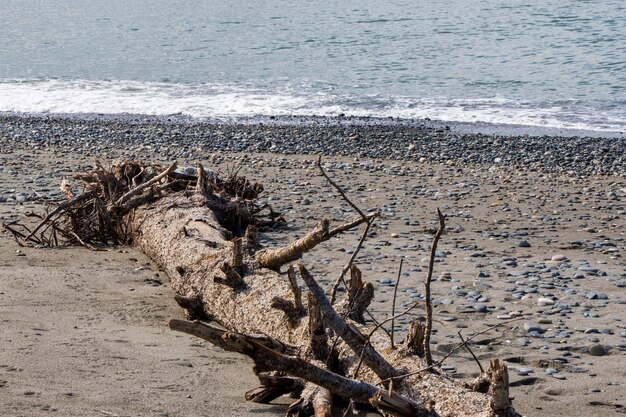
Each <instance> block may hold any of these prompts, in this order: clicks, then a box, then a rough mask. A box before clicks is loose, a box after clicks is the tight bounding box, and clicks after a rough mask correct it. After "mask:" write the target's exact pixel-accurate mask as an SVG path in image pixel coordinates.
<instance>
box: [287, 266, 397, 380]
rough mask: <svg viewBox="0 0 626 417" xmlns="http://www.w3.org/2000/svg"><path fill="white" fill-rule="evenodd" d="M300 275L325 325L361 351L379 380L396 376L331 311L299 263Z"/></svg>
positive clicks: (323, 295) (312, 279) (384, 361)
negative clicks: (316, 304)
mask: <svg viewBox="0 0 626 417" xmlns="http://www.w3.org/2000/svg"><path fill="white" fill-rule="evenodd" d="M298 269H299V270H300V275H301V276H302V279H303V280H304V282H305V283H306V285H307V286H308V287H309V290H310V291H311V293H312V294H313V296H314V297H315V298H316V299H317V302H318V303H319V306H320V308H321V310H322V314H323V315H324V319H325V322H326V324H327V325H328V326H329V327H330V328H331V329H333V330H334V331H335V332H336V333H337V335H338V336H339V337H341V338H342V339H343V340H344V341H345V342H346V343H347V344H348V346H350V348H351V349H352V350H353V351H354V352H355V353H360V352H361V350H363V362H364V363H365V364H366V365H367V366H368V367H369V368H370V369H371V370H372V371H374V373H376V375H378V377H379V378H381V379H387V378H391V377H392V376H394V375H395V374H396V370H395V369H394V368H393V366H391V365H390V364H389V362H387V360H386V359H385V358H383V357H382V356H381V355H380V354H379V353H378V352H377V351H376V349H374V348H373V347H372V346H371V345H369V344H368V343H364V341H363V339H362V335H360V334H356V332H355V331H354V330H353V329H352V328H351V327H350V326H349V325H348V323H346V321H345V320H344V319H343V317H341V316H340V315H339V314H337V312H336V311H335V310H334V309H333V307H332V306H331V305H330V302H329V301H328V298H326V294H324V290H323V289H322V287H320V286H319V284H318V283H317V282H316V281H315V279H314V278H313V276H312V275H311V274H310V273H309V271H307V269H306V268H305V267H304V265H302V264H301V263H299V264H298Z"/></svg>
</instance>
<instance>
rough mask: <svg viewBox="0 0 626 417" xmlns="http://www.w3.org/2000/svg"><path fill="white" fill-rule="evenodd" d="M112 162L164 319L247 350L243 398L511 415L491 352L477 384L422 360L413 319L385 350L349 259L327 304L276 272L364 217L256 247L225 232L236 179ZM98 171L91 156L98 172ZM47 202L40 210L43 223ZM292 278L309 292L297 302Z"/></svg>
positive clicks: (326, 408) (389, 411) (501, 368)
mask: <svg viewBox="0 0 626 417" xmlns="http://www.w3.org/2000/svg"><path fill="white" fill-rule="evenodd" d="M120 166H121V164H118V165H116V166H114V167H113V168H114V169H113V171H115V172H116V178H117V180H118V181H120V182H123V181H122V179H123V178H131V179H132V181H131V182H129V184H128V187H127V188H126V189H125V190H123V191H122V192H121V193H120V192H118V194H117V195H114V196H109V198H108V199H107V202H108V203H109V206H110V207H109V209H110V210H109V211H110V213H111V217H112V218H114V219H116V221H118V222H120V223H122V224H124V230H128V231H129V233H130V239H131V241H132V243H133V245H135V246H136V247H138V248H139V249H140V250H142V251H143V252H144V253H146V254H147V255H148V256H149V257H151V258H152V259H153V260H154V261H155V262H156V263H157V264H158V265H159V266H160V267H161V268H163V269H164V270H165V271H166V272H167V274H168V275H169V277H170V280H171V287H172V289H173V290H174V291H175V293H176V300H177V301H178V303H179V304H180V305H181V307H183V308H184V309H185V312H186V316H187V320H179V319H173V320H172V321H171V322H170V327H171V328H172V329H174V330H177V331H182V332H186V333H189V334H191V335H194V336H197V337H200V338H203V339H205V340H207V341H209V342H211V343H212V344H215V345H216V346H219V347H221V348H222V349H225V350H229V351H236V352H240V353H242V354H244V355H247V356H249V357H251V358H252V359H253V361H254V363H255V372H256V373H257V375H258V376H259V381H260V382H261V387H259V388H256V389H253V390H251V391H249V392H248V394H247V395H246V398H247V399H249V400H252V401H257V402H269V401H271V400H272V399H274V398H276V397H278V396H280V395H282V394H286V393H299V395H300V400H299V401H297V402H296V403H295V404H294V405H292V406H291V407H290V408H289V410H288V412H287V415H289V416H305V415H311V414H315V416H316V417H322V416H330V415H331V414H330V410H331V408H332V406H333V400H339V402H340V403H343V404H344V405H345V404H346V402H348V406H349V407H351V406H352V404H353V403H361V404H368V405H370V406H373V407H374V408H376V409H377V410H379V411H380V412H381V413H383V414H385V415H393V416H402V417H405V416H407V417H408V416H517V413H515V411H514V410H513V408H512V407H511V404H510V400H509V397H508V395H509V392H508V374H507V370H506V366H505V365H504V364H503V363H502V362H500V361H497V360H494V361H492V363H491V368H490V369H489V370H488V371H487V372H485V373H484V374H483V375H481V376H480V377H479V378H478V379H477V381H478V382H476V381H474V382H470V383H462V382H458V381H454V380H452V379H450V378H449V377H447V376H446V375H445V373H443V372H442V371H441V370H440V369H439V367H438V365H440V363H435V364H434V365H431V364H430V363H428V362H427V361H428V360H429V359H430V358H429V354H428V353H429V349H428V346H425V345H424V343H425V340H428V337H425V336H427V335H425V332H426V331H428V330H430V329H429V328H430V325H428V326H424V325H422V324H420V323H415V324H414V325H413V326H411V331H410V332H409V335H408V337H407V340H406V341H405V343H404V344H403V345H400V346H396V348H394V349H392V347H391V343H390V340H389V339H388V338H387V337H386V336H384V334H381V332H376V331H375V330H377V328H374V329H373V328H372V327H371V326H370V327H367V326H366V325H365V324H364V322H363V321H364V320H363V312H364V310H365V309H366V308H367V305H368V304H369V302H370V301H371V299H372V286H371V284H368V283H366V282H364V280H362V278H361V274H360V271H358V269H357V268H356V267H354V266H352V268H351V274H350V275H351V277H350V279H349V282H348V283H347V286H348V297H347V299H346V300H342V301H339V302H337V303H335V304H334V305H331V302H330V301H329V299H328V298H327V296H326V295H325V293H324V291H323V290H322V288H321V287H320V286H319V285H318V284H317V282H316V281H315V278H314V277H313V276H312V275H311V274H310V273H309V272H308V271H307V270H306V268H305V266H304V265H303V264H301V263H298V264H296V266H295V267H294V266H292V267H291V268H289V269H288V270H287V272H285V273H280V272H279V271H280V268H281V267H282V266H283V265H285V264H287V263H289V262H292V261H294V260H297V259H298V258H300V257H301V256H302V254H303V253H304V252H306V251H308V250H311V249H313V248H314V247H315V246H316V245H317V244H319V243H321V242H323V241H325V240H328V239H330V238H332V237H333V236H336V235H337V234H339V233H341V232H342V231H344V230H347V229H349V228H351V227H355V226H358V225H359V224H360V223H365V222H368V225H369V222H370V221H371V220H372V219H373V217H372V216H373V215H370V216H365V215H363V216H362V217H361V218H360V219H358V220H355V221H353V222H350V223H347V224H345V225H340V226H337V227H334V228H331V227H330V224H329V222H328V221H322V222H320V223H319V224H318V226H317V227H316V228H315V229H313V230H312V231H311V232H310V233H309V234H307V235H306V236H305V237H303V238H301V239H299V240H297V241H296V242H294V243H292V244H291V245H289V246H287V247H285V248H280V249H275V250H268V249H265V250H260V251H258V250H257V249H258V239H257V237H256V233H255V228H254V226H249V227H248V230H247V232H246V233H245V235H244V237H235V238H233V230H232V229H238V228H239V227H240V226H241V224H239V223H240V221H236V222H235V223H238V224H237V225H236V226H234V227H232V225H233V223H232V219H233V218H234V217H233V213H234V212H236V210H237V209H240V208H241V207H242V204H243V203H242V201H244V200H245V201H248V200H246V198H242V195H239V194H240V193H241V194H245V193H244V192H242V191H241V190H244V191H245V190H249V188H246V186H245V184H247V183H245V184H244V185H241V184H242V183H241V182H240V181H239V182H238V180H235V181H233V184H238V185H237V186H236V187H235V189H236V190H239V191H237V192H235V193H234V194H233V193H231V194H228V193H225V190H226V189H227V188H228V187H230V186H232V184H231V185H228V186H227V185H226V184H224V183H221V184H220V185H219V187H217V186H216V184H217V182H216V179H215V178H211V177H209V176H208V175H207V173H206V171H205V170H204V169H203V168H202V167H199V169H198V176H197V177H193V178H191V179H190V178H187V179H185V178H182V177H184V175H183V176H182V177H181V175H180V174H177V173H176V172H175V171H174V166H171V167H169V168H167V170H166V171H164V172H163V173H162V174H160V175H157V174H158V172H156V171H155V172H154V173H152V175H148V176H146V177H145V178H144V180H143V182H141V183H140V185H138V186H137V185H136V183H137V181H138V178H139V177H140V175H142V173H144V171H145V167H141V169H139V168H138V167H135V168H134V170H132V173H129V172H128V169H123V170H122V169H121V168H120ZM101 169H102V168H101V167H100V166H99V165H97V171H98V170H101ZM121 172H122V173H121ZM88 177H89V178H91V179H92V180H94V178H96V177H103V175H91V176H88ZM183 180H190V181H188V182H187V183H186V184H187V185H186V186H185V187H180V184H178V185H174V184H173V183H175V182H177V181H178V182H180V181H183ZM141 184H143V185H141ZM191 186H193V188H191ZM139 187H142V188H141V189H138V188H139ZM237 187H238V188H237ZM255 187H256V186H255ZM88 188H89V189H88V190H87V191H86V192H89V193H95V192H96V189H106V187H104V186H103V185H102V184H100V186H99V187H95V186H94V187H88ZM129 188H130V189H129ZM218 188H219V189H220V190H221V191H220V192H216V190H217V189H218ZM259 189H260V188H257V191H258V190H259ZM226 195H229V197H228V198H226V197H225V196H226ZM251 196H252V198H254V197H256V192H255V193H252V194H251ZM85 198H88V197H85ZM73 199H74V200H77V199H78V200H80V201H83V200H82V199H80V198H77V197H73ZM140 199H141V204H136V202H138V201H140ZM133 202H135V203H133ZM66 206H67V205H66ZM98 207H100V206H99V205H98ZM129 207H130V208H129ZM246 207H247V208H248V209H249V208H250V207H254V206H251V205H249V204H248V205H247V206H246ZM64 208H67V207H64ZM58 211H59V210H57V211H54V212H52V213H53V215H51V216H47V217H46V219H47V220H48V222H49V221H50V219H51V218H52V217H53V216H57V214H58ZM68 212H70V213H74V212H71V211H68ZM244 212H246V213H248V214H250V210H248V211H246V210H244ZM246 216H247V218H248V219H250V218H251V217H253V216H248V215H246ZM246 216H244V217H246ZM235 217H236V216H235ZM225 219H227V220H228V219H229V220H228V221H231V222H230V223H228V221H226V222H225ZM441 219H442V217H440V220H441ZM42 223H43V222H42ZM225 224H226V225H227V226H228V225H230V226H231V227H229V228H230V229H231V230H228V229H226V228H225V227H224V225H225ZM41 227H42V225H41V224H40V225H39V226H38V228H36V229H35V230H33V231H32V232H31V233H30V236H29V237H31V238H32V237H33V236H35V232H36V231H37V230H39V229H40V228H41ZM51 227H53V228H54V227H57V226H55V224H52V226H51ZM126 228H127V229H126ZM237 232H238V233H239V234H243V233H241V230H237ZM118 233H119V230H118ZM22 237H23V236H22ZM31 240H32V239H31ZM42 240H43V236H42ZM298 275H299V278H300V279H301V282H302V283H303V284H304V286H305V287H306V288H307V289H308V293H307V295H306V297H305V299H306V300H307V306H304V305H303V302H302V299H303V296H302V294H301V290H300V287H299V285H298V282H297V280H298ZM209 322H213V323H216V324H208V323H209ZM425 352H426V353H425ZM479 391H481V392H479Z"/></svg>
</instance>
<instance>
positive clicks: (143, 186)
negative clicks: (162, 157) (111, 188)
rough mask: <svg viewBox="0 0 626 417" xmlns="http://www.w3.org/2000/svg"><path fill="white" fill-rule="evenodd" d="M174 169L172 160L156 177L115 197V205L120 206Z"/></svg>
mask: <svg viewBox="0 0 626 417" xmlns="http://www.w3.org/2000/svg"><path fill="white" fill-rule="evenodd" d="M175 169H176V162H174V163H173V164H172V165H170V166H169V167H168V168H167V169H166V170H165V171H163V172H161V173H160V174H159V175H157V176H156V177H154V178H152V179H151V180H149V181H146V182H144V183H143V184H139V185H138V186H137V187H135V188H133V189H132V190H130V191H128V192H127V193H126V194H124V195H122V196H121V197H120V198H118V199H117V201H115V205H116V206H121V205H122V204H124V203H125V202H126V201H128V200H129V199H130V198H131V197H133V196H135V195H137V194H140V193H141V192H142V191H143V190H145V189H146V188H148V187H151V186H153V185H154V184H156V183H158V182H159V181H161V180H162V179H163V178H165V177H167V176H168V175H169V174H170V173H171V172H172V171H174V170H175Z"/></svg>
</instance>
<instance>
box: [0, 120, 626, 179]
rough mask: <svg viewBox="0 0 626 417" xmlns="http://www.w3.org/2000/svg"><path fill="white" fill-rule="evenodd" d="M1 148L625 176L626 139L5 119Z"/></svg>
mask: <svg viewBox="0 0 626 417" xmlns="http://www.w3.org/2000/svg"><path fill="white" fill-rule="evenodd" d="M286 121H287V122H288V123H287V122H286ZM0 141H3V142H5V141H13V142H19V141H29V142H32V143H33V144H39V146H50V145H54V146H60V145H63V146H70V147H72V146H73V147H75V148H76V150H77V151H80V150H81V149H82V148H83V147H84V146H88V147H89V148H90V149H93V148H94V147H100V149H102V150H105V149H107V147H110V146H141V147H145V146H150V147H159V148H161V149H163V151H164V154H165V155H168V156H170V157H172V158H180V157H185V155H187V154H191V153H192V152H193V150H194V149H196V148H203V149H206V150H207V151H213V152H226V151H231V152H250V153H265V152H271V153H281V154H306V155H317V154H323V155H325V156H353V157H359V158H371V159H392V160H403V161H412V162H418V163H445V164H460V165H462V166H488V167H496V168H497V167H510V168H515V169H523V170H528V171H536V172H544V173H565V174H567V175H573V176H580V175H596V174H601V175H612V176H620V177H624V176H626V137H621V138H598V137H596V138H592V137H578V136H574V137H561V136H529V135H513V136H511V135H498V134H493V135H487V134H482V133H471V134H470V133H461V132H455V130H454V129H453V128H451V127H448V126H447V125H443V126H440V125H438V124H437V123H436V122H431V121H423V122H409V123H407V122H406V121H399V122H398V121H394V120H387V119H370V118H366V119H363V118H339V119H335V118H311V117H307V118H301V117H293V118H288V119H284V118H278V119H270V118H268V120H264V121H256V120H254V121H248V122H246V123H244V122H236V123H229V122H202V121H197V120H195V119H191V118H182V119H180V118H178V117H174V118H165V117H153V116H132V115H125V116H121V117H117V116H101V115H80V116H68V115H64V116H52V115H48V116H45V115H36V116H25V115H6V114H2V113H0Z"/></svg>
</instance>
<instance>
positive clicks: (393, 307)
mask: <svg viewBox="0 0 626 417" xmlns="http://www.w3.org/2000/svg"><path fill="white" fill-rule="evenodd" d="M403 262H404V259H403V258H400V266H399V267H398V277H397V278H396V287H395V288H394V289H393V301H392V303H391V317H393V316H394V315H395V314H396V298H397V297H398V287H399V286H400V276H401V275H402V263H403ZM394 331H395V319H394V318H392V319H391V349H393V348H394V345H393V334H394Z"/></svg>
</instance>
